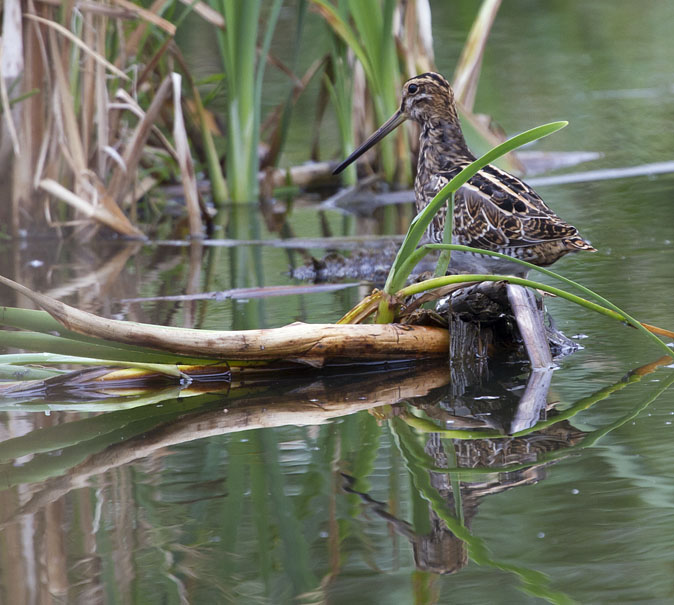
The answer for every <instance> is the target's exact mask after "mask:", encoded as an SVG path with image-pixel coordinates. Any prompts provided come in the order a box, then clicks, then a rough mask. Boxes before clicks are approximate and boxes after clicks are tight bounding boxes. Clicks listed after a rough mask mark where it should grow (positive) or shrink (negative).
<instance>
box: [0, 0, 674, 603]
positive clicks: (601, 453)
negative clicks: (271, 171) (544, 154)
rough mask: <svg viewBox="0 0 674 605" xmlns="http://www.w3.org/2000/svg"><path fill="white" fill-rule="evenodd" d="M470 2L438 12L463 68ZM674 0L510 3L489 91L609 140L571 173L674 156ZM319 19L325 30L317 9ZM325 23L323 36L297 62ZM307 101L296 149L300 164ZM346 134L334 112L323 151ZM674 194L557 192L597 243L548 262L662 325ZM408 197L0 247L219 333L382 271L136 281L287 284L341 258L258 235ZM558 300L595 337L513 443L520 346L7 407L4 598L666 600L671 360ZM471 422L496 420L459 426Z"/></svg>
mask: <svg viewBox="0 0 674 605" xmlns="http://www.w3.org/2000/svg"><path fill="white" fill-rule="evenodd" d="M454 5H456V8H454ZM474 6H475V3H473V2H458V3H452V5H451V6H450V4H449V3H435V4H434V5H433V9H434V17H435V21H434V34H435V37H436V54H437V63H438V66H439V68H440V70H441V71H443V72H444V73H446V74H448V75H449V74H451V72H452V71H453V64H454V62H455V61H456V58H457V57H458V53H459V52H460V47H461V44H462V41H463V39H464V38H465V33H466V31H467V28H468V27H469V25H470V20H471V18H472V15H473V12H474ZM673 11H674V6H672V5H671V4H670V3H665V2H657V3H656V2H652V3H646V4H644V3H633V2H625V1H620V2H608V1H601V2H593V3H573V2H556V3H550V4H549V5H548V3H546V5H545V7H543V6H542V5H539V3H530V2H524V1H517V2H507V3H503V7H502V9H501V12H500V13H499V16H498V17H497V20H496V24H495V27H494V32H493V36H492V38H491V40H490V43H489V46H488V48H487V51H486V54H485V60H484V71H483V78H482V81H481V85H480V89H479V94H478V97H477V100H476V110H477V111H482V112H485V113H490V114H492V115H493V116H494V117H495V118H496V119H497V120H498V121H499V122H500V123H501V124H502V125H503V126H504V127H505V128H506V130H507V131H508V132H510V133H514V132H517V131H520V130H524V129H526V128H529V127H532V126H534V125H536V124H539V123H543V122H549V121H552V120H556V119H568V120H569V121H570V122H571V125H570V127H569V128H567V129H566V130H564V131H562V132H561V133H559V134H558V135H556V136H554V137H552V138H550V139H547V140H545V141H544V142H541V143H540V144H539V145H538V146H537V149H545V150H560V151H577V150H581V151H597V152H601V153H602V154H603V157H602V158H601V159H599V160H597V161H596V162H594V163H592V164H588V165H587V166H583V167H580V168H579V167H576V168H574V170H578V169H590V168H598V167H612V168H618V167H623V166H632V165H638V164H641V163H648V162H656V161H661V160H663V159H670V158H671V154H672V140H671V134H670V129H669V124H670V122H671V119H672V116H673V115H674V95H673V94H672V88H671V87H672V79H671V57H672V56H674V40H673V39H672V37H671V35H670V31H669V27H670V24H671V22H672V18H674V15H673V14H672V12H673ZM288 18H290V17H288ZM307 28H308V31H309V33H312V32H313V33H315V32H317V31H319V30H318V25H317V23H316V22H315V21H310V22H309V23H308V25H307ZM279 38H283V36H282V35H280V36H279ZM318 39H319V37H318V36H316V35H308V36H307V43H306V54H307V56H310V55H312V53H313V49H312V48H311V45H312V41H313V40H318ZM276 43H277V44H278V45H279V53H281V54H282V53H283V48H282V45H283V40H282V39H279V40H277V42H276ZM315 44H317V45H319V44H320V40H319V41H318V42H315ZM272 79H273V77H272ZM311 102H312V101H311V97H310V96H309V97H307V99H306V100H303V101H302V103H306V107H304V106H301V107H300V109H301V110H302V107H304V110H302V111H300V112H299V116H301V115H307V112H311ZM300 121H301V117H297V118H296V119H295V123H294V126H293V128H294V130H293V134H292V135H291V138H292V140H293V146H292V147H291V149H290V151H289V152H288V154H286V156H287V157H286V158H285V161H286V162H291V161H292V159H293V158H303V157H304V151H303V150H304V149H305V148H306V145H308V142H307V140H306V128H304V129H303V128H302V124H301V123H299V122H300ZM333 139H334V133H333V134H331V133H330V129H329V128H328V129H327V130H326V134H325V139H324V142H323V146H324V147H326V148H327V147H329V146H330V145H331V144H332V143H331V141H332V140H333ZM673 188H674V176H672V175H661V176H658V177H653V178H647V177H640V178H632V179H623V180H611V181H601V182H593V183H583V184H575V185H560V186H549V187H541V188H540V189H539V191H540V193H541V194H542V195H543V197H544V198H545V199H546V201H547V202H548V203H549V204H550V206H552V207H553V208H554V209H555V210H556V211H557V212H558V213H559V214H560V215H561V216H563V217H564V218H565V219H567V220H568V221H569V222H571V223H573V224H575V225H577V226H578V227H579V229H580V230H581V232H582V233H583V235H584V236H586V237H587V238H588V239H590V240H591V241H592V243H593V244H594V245H595V246H596V247H597V248H598V249H599V252H598V253H597V254H594V255H585V256H581V255H578V256H573V257H566V258H565V259H563V260H562V261H560V262H559V263H558V264H557V265H556V266H555V269H556V270H557V271H559V272H561V273H563V274H564V275H566V276H568V277H570V278H572V279H576V280H578V281H580V282H582V283H583V284H585V285H586V286H588V287H590V288H592V289H594V290H596V291H598V292H600V293H602V294H604V295H607V296H608V297H610V298H611V300H612V301H613V302H615V303H616V304H618V305H619V306H622V307H624V308H625V309H627V310H629V311H630V312H632V313H634V314H635V315H637V316H638V317H639V318H640V319H642V320H643V321H647V322H648V323H651V324H656V325H662V326H664V327H668V328H672V326H673V325H674V314H673V313H672V304H671V297H672V292H674V271H673V270H672V267H673V266H674V243H673V242H674V227H673V225H674V206H672V203H671V192H672V189H673ZM410 217H411V211H410V209H409V208H403V207H401V208H396V209H395V211H394V212H393V213H392V214H391V213H389V214H388V215H387V216H386V219H387V220H386V221H385V220H384V218H385V217H384V213H383V212H380V211H378V212H377V213H376V214H375V215H374V216H372V217H363V216H351V215H344V214H341V213H338V212H334V211H329V212H322V213H319V212H318V211H317V209H316V205H313V204H311V203H308V202H307V200H306V199H304V200H299V201H298V202H297V203H296V204H295V207H294V208H293V209H292V211H291V212H290V213H288V215H287V218H286V222H285V223H283V221H281V223H283V228H282V229H281V230H280V231H279V230H272V229H270V226H271V225H273V222H270V221H269V215H268V214H267V215H266V219H265V217H263V216H262V215H261V214H260V213H259V212H258V211H257V209H255V210H254V211H246V210H241V211H240V212H239V214H238V215H237V216H236V217H233V218H231V219H230V220H229V227H228V228H225V227H223V228H221V229H219V230H218V231H217V232H216V233H215V237H218V238H223V239H224V238H230V237H236V238H239V239H241V240H245V242H246V243H241V244H239V245H236V246H230V245H203V246H202V245H200V244H198V243H193V244H192V245H191V246H190V245H180V246H177V245H173V244H171V243H169V242H164V243H161V242H156V243H151V244H148V245H145V246H140V245H138V244H132V245H128V244H123V243H119V242H103V243H101V242H96V243H94V244H92V245H89V246H77V247H75V246H72V245H70V244H69V243H68V242H57V241H55V240H54V241H48V242H45V241H38V242H26V243H22V244H21V245H18V246H12V245H9V244H7V243H2V244H0V246H1V247H2V253H1V254H0V259H1V260H0V269H1V273H2V274H3V275H8V276H13V277H15V278H16V279H17V280H18V281H21V282H22V283H26V284H27V285H29V286H31V287H34V288H35V289H38V290H40V291H42V292H46V293H50V294H52V295H53V296H55V297H57V298H60V299H62V300H65V301H66V302H69V303H71V304H74V305H75V306H78V307H80V308H83V309H86V310H90V311H93V312H96V313H98V314H101V315H105V316H109V317H116V318H125V319H130V320H135V321H151V322H159V323H165V324H168V325H176V326H190V327H191V326H194V327H203V328H212V329H244V328H254V327H275V326H280V325H284V324H286V323H289V322H292V321H297V320H299V321H308V322H324V321H334V320H335V319H336V318H338V317H339V316H340V315H341V314H342V313H343V312H344V311H346V310H347V309H349V308H350V307H351V306H352V305H353V304H355V303H356V302H357V301H358V300H359V299H360V298H361V296H362V295H363V294H364V293H366V291H367V288H366V287H356V288H352V289H345V290H343V291H340V292H337V293H321V294H315V295H297V296H288V297H282V298H268V299H249V300H246V299H244V300H236V301H233V300H224V301H217V300H208V301H192V302H180V301H174V302H158V301H147V302H124V301H126V300H127V299H135V298H139V297H151V296H160V295H161V296H165V295H180V294H185V293H197V292H203V291H219V290H228V289H231V288H245V287H256V286H268V285H282V284H293V283H296V282H294V281H293V280H292V279H291V278H290V277H289V273H288V272H289V268H291V267H293V266H298V265H300V264H302V263H303V262H305V260H306V259H307V258H308V255H313V256H317V257H320V256H321V255H323V254H324V253H325V252H326V250H325V249H323V248H321V247H318V246H317V247H310V248H309V249H308V250H305V249H288V248H279V247H276V246H271V245H261V244H259V243H251V242H255V241H258V240H273V239H277V238H281V237H300V238H309V237H321V236H325V235H333V236H347V235H354V234H392V233H394V232H397V231H400V230H401V229H403V228H404V225H405V223H406V221H409V219H410ZM277 218H278V217H277ZM279 220H280V219H279ZM237 225H238V226H237ZM0 295H1V297H2V298H1V299H0V302H2V303H3V304H10V305H19V306H24V305H27V302H26V301H25V300H24V299H17V298H15V297H14V296H13V295H11V294H9V293H8V291H6V290H2V292H1V293H0ZM548 306H549V308H550V310H551V312H552V314H553V316H554V317H555V320H556V321H557V324H558V327H560V328H561V329H562V330H563V331H564V332H565V333H566V334H567V335H569V336H577V337H578V339H579V342H580V343H581V344H582V345H583V346H584V349H582V350H580V351H578V352H577V353H575V354H573V355H572V356H570V357H567V358H565V359H564V360H562V361H561V362H560V368H559V369H558V370H556V371H555V372H554V373H552V376H551V377H549V379H550V386H549V391H548V393H547V397H546V400H547V402H548V409H547V410H545V411H539V414H538V417H537V418H538V419H545V418H548V419H554V418H559V417H560V416H563V415H565V414H566V415H567V416H568V418H566V419H564V420H562V421H560V422H558V423H556V424H552V423H550V425H549V426H546V427H542V428H540V430H539V431H537V432H535V433H532V434H522V435H521V436H520V437H518V438H515V439H510V438H506V436H505V435H506V433H508V432H511V431H513V430H516V429H522V428H524V429H526V426H527V422H526V421H525V420H522V419H521V418H520V417H518V415H517V414H518V411H521V409H520V407H518V406H520V402H521V397H522V394H523V393H524V392H525V391H526V386H527V383H528V381H529V375H528V370H527V367H526V365H524V364H509V365H495V364H493V365H492V366H491V367H490V368H489V372H488V374H487V375H485V376H483V377H482V378H481V379H479V380H478V379H475V378H468V379H466V384H461V382H460V380H458V379H457V378H456V376H454V379H455V380H454V382H450V378H451V376H450V374H449V372H448V371H447V368H446V367H445V365H443V364H424V365H423V366H413V367H410V366H407V365H400V366H395V367H372V368H369V369H366V370H363V371H361V372H360V373H358V374H353V373H352V372H347V371H345V370H335V371H332V372H329V373H326V372H324V373H320V372H313V371H307V372H303V373H302V375H300V376H294V377H282V378H280V377H276V378H274V377H272V378H265V379H264V380H259V381H256V382H253V383H247V384H240V383H237V384H231V385H230V384H221V385H211V387H210V392H206V391H209V389H205V390H204V392H201V393H199V392H196V391H191V392H179V391H178V390H175V392H173V391H170V390H167V392H166V393H164V397H163V398H162V400H161V402H160V403H156V404H149V405H143V406H138V407H132V406H130V405H127V404H126V403H125V402H126V401H128V399H126V398H125V397H124V396H121V395H120V397H118V398H117V399H115V400H112V401H110V402H109V408H108V409H109V411H107V412H106V413H100V412H98V411H90V410H98V409H100V407H98V408H97V407H95V406H93V407H92V406H91V405H90V407H86V406H87V405H89V404H92V402H91V401H88V402H79V403H78V404H73V403H72V402H73V401H74V400H75V399H76V394H73V393H54V394H52V395H51V398H50V399H49V398H33V399H31V400H30V402H28V401H14V402H13V401H3V402H2V410H3V411H1V412H0V438H1V439H2V443H0V468H1V473H0V484H1V486H2V487H1V491H0V511H1V515H0V524H1V525H0V544H1V548H0V553H1V554H0V601H2V602H7V603H27V604H30V603H51V602H55V603H96V602H105V603H143V604H145V603H208V602H210V603H212V602H216V603H220V602H223V603H224V602H236V603H285V602H301V603H324V602H325V603H346V602H357V603H382V602H393V603H411V602H417V603H540V602H545V601H549V602H559V603H563V602H574V601H575V602H579V603H626V602H635V603H654V604H656V603H667V602H671V601H672V600H674V585H673V584H672V580H671V569H672V563H673V559H672V550H671V544H672V541H673V539H674V531H673V530H672V528H674V509H673V507H672V502H674V472H673V471H672V468H671V463H670V460H671V457H672V454H673V453H674V450H673V446H672V443H673V442H674V441H673V437H674V424H673V422H674V391H673V389H672V388H670V387H669V385H670V383H671V381H672V368H671V366H670V367H669V368H666V367H660V368H650V367H645V366H646V365H647V364H650V363H651V362H654V361H656V360H657V359H658V357H659V356H660V353H659V351H658V350H657V349H656V348H655V347H653V346H652V344H650V343H649V342H648V341H647V340H646V339H644V338H643V337H642V336H641V335H639V334H638V333H637V332H636V331H635V330H632V329H629V328H627V327H625V326H621V325H618V324H616V323H615V322H611V321H609V320H608V319H606V318H603V317H601V316H598V315H590V314H588V313H586V312H581V311H579V310H578V308H576V307H573V306H570V305H569V304H567V303H565V302H563V301H549V302H548ZM639 368H640V369H639ZM637 369H639V371H638V372H637V373H636V374H634V373H633V374H631V375H628V374H629V373H630V372H632V371H634V370H637ZM651 370H652V371H651ZM170 388H174V387H169V388H168V389H170ZM78 405H79V406H80V408H77V406H78ZM96 405H98V406H100V405H101V404H100V403H99V404H96ZM77 410H79V411H77ZM574 412H577V413H574ZM431 423H435V424H434V425H431ZM433 426H435V427H436V430H433ZM440 429H463V430H464V431H467V433H466V432H464V433H463V434H459V433H440V432H438V430H440ZM480 431H481V432H482V433H481V434H483V435H488V436H490V437H491V438H490V439H466V438H465V437H466V436H467V435H468V436H471V435H472V436H475V435H477V434H478V433H479V432H480ZM525 432H526V430H525ZM460 437H464V438H460ZM459 467H460V468H461V469H463V470H461V471H460V472H449V471H450V470H451V469H454V470H455V471H456V469H457V468H459ZM466 469H472V470H466ZM499 471H502V472H499Z"/></svg>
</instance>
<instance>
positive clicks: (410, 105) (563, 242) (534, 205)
mask: <svg viewBox="0 0 674 605" xmlns="http://www.w3.org/2000/svg"><path fill="white" fill-rule="evenodd" d="M405 120H414V121H416V122H418V123H419V125H420V126H421V133H420V135H419V161H418V164H417V176H416V180H415V182H414V192H415V197H416V209H417V212H419V211H421V210H422V209H423V208H425V207H426V206H427V205H428V204H429V203H430V201H431V200H432V199H433V197H435V195H436V194H437V193H438V191H440V189H442V188H443V187H444V186H445V185H446V184H447V183H448V182H449V181H450V180H451V179H452V178H453V177H454V176H456V175H457V174H458V173H459V172H460V171H461V170H462V169H463V168H464V167H465V166H467V165H468V164H470V163H471V162H472V161H474V160H475V156H474V155H473V154H472V153H471V152H470V150H469V149H468V146H467V145H466V141H465V139H464V137H463V132H462V131H461V125H460V123H459V118H458V116H457V112H456V104H455V102H454V92H453V91H452V88H451V86H450V85H449V82H447V80H446V79H445V78H444V77H443V76H441V75H440V74H437V73H425V74H421V75H419V76H416V77H414V78H411V79H410V80H408V81H407V82H405V85H404V86H403V91H402V103H401V105H400V109H399V110H398V111H397V112H396V113H395V114H393V116H391V118H390V119H389V120H388V121H387V122H386V123H385V124H383V125H382V126H381V127H380V128H379V130H377V131H376V132H375V133H374V134H373V135H372V136H370V138H368V139H367V140H366V141H365V142H364V143H363V144H362V145H361V146H360V147H358V149H356V150H355V151H354V152H353V153H352V154H351V155H350V156H349V157H348V158H347V159H346V160H344V161H343V162H342V163H341V164H340V165H339V166H338V167H337V168H336V169H335V171H334V174H338V173H339V172H341V171H342V170H344V168H346V167H347V166H348V165H349V164H351V162H353V161H354V160H356V159H357V158H358V157H360V156H361V155H362V154H364V153H365V152H366V151H367V150H368V149H370V148H371V147H372V146H373V145H375V144H376V143H377V142H378V141H380V140H381V139H383V138H384V137H385V136H386V135H387V134H389V133H390V132H391V131H393V130H394V129H395V128H397V127H398V126H399V125H400V124H402V123H403V122H404V121H405ZM445 214H446V206H445V207H443V209H442V210H440V212H438V214H436V215H435V217H434V219H433V222H432V223H431V225H430V226H429V228H428V236H429V239H430V240H431V241H433V242H442V234H443V229H444V226H445ZM452 241H453V243H457V244H463V245H466V246H472V247H475V248H481V249H485V250H493V251H495V252H501V253H502V254H507V255H508V256H513V257H515V258H519V259H522V260H525V261H528V262H530V263H533V264H535V265H540V266H547V265H551V264H552V263H554V262H555V261H557V260H558V259H559V258H561V257H562V256H564V255H565V254H568V253H569V252H575V251H578V250H588V251H590V252H595V251H596V250H595V248H593V247H592V245H591V244H590V243H589V242H588V241H587V240H585V239H584V238H583V237H581V236H580V234H579V233H578V230H577V229H576V228H575V227H574V226H573V225H569V224H568V223H566V222H564V221H563V220H562V219H560V218H559V217H558V216H557V215H556V214H555V213H554V212H553V211H552V210H550V208H548V207H547V206H546V204H545V203H544V202H543V200H542V199H541V198H540V196H539V195H538V194H537V193H536V192H535V191H534V190H533V189H531V187H529V186H528V185H526V184H525V183H524V182H522V181H521V180H520V179H518V178H517V177H515V176H513V175H511V174H508V173H507V172H505V171H503V170H500V169H499V168H496V166H492V165H489V166H486V167H485V168H483V169H482V170H480V171H479V172H478V173H477V174H476V175H475V176H474V177H472V178H471V179H470V180H469V181H468V182H467V183H466V184H465V185H463V187H461V188H460V189H459V190H458V191H457V192H456V194H455V196H454V231H453V234H452ZM452 269H454V270H458V271H465V270H469V271H471V272H480V273H482V272H486V273H495V272H504V271H507V272H508V273H513V272H514V273H516V274H518V273H526V271H523V267H522V266H521V265H517V264H516V263H508V262H507V261H506V262H505V263H504V261H502V260H501V261H499V260H498V259H495V258H494V257H489V256H486V255H480V254H466V253H459V254H457V253H456V252H453V253H452Z"/></svg>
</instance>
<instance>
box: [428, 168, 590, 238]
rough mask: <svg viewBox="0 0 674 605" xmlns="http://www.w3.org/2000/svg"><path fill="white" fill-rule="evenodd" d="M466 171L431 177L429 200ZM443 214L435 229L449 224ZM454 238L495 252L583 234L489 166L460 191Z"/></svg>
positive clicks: (526, 188)
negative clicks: (446, 223) (495, 250)
mask: <svg viewBox="0 0 674 605" xmlns="http://www.w3.org/2000/svg"><path fill="white" fill-rule="evenodd" d="M461 168H462V167H458V168H455V169H452V170H450V171H444V172H440V173H436V174H435V175H434V176H433V178H431V179H429V181H428V182H427V183H426V186H425V187H424V191H423V194H424V197H425V198H426V200H427V201H430V200H431V199H432V198H433V196H434V195H435V193H437V192H438V191H439V190H440V189H441V188H442V187H443V186H444V185H445V184H447V182H449V180H450V179H451V178H453V177H454V176H455V175H456V174H458V172H459V171H460V170H461ZM444 212H445V211H444V210H443V211H442V215H441V216H439V217H436V219H434V226H435V227H436V228H437V227H438V226H440V223H442V225H443V226H444V219H445V216H444ZM454 234H455V236H456V238H457V240H458V241H459V242H461V243H464V244H467V245H469V246H474V247H477V248H485V249H491V250H494V249H502V248H508V247H520V246H531V245H533V244H538V243H541V242H548V241H553V240H559V239H563V238H573V237H576V236H578V231H577V230H576V228H575V227H573V226H572V225H569V224H568V223H566V222H564V221H563V220H562V219H560V218H559V217H558V216H557V215H556V214H555V213H554V212H553V211H552V210H550V208H548V207H547V206H546V205H545V203H544V202H543V200H542V199H541V198H540V196H539V195H538V194H537V193H536V192H535V191H534V190H533V189H531V188H530V187H529V186H528V185H526V184H525V183H523V182H522V181H521V180H520V179H518V178H516V177H514V176H512V175H510V174H508V173H507V172H503V171H502V170H499V169H498V168H495V167H494V166H488V167H486V168H485V169H483V170H480V171H479V172H478V173H477V174H476V175H475V176H474V177H472V178H471V179H470V180H469V181H468V183H466V184H465V185H463V186H462V187H461V188H460V189H459V190H458V191H457V193H456V195H455V209H454ZM435 239H437V238H435Z"/></svg>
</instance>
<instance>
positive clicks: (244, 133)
mask: <svg viewBox="0 0 674 605" xmlns="http://www.w3.org/2000/svg"><path fill="white" fill-rule="evenodd" d="M261 4H262V3H261V0H245V2H242V1H241V0H212V1H211V5H212V6H213V8H215V9H216V10H218V11H219V12H220V13H221V14H222V16H223V17H224V20H225V27H224V28H223V29H221V30H218V48H219V50H220V56H221V59H222V65H223V68H224V74H225V79H226V86H227V110H226V111H227V133H226V138H227V144H226V145H227V147H226V157H225V166H226V173H227V185H228V189H229V196H230V199H231V201H233V202H237V203H240V202H252V201H254V200H255V199H256V198H257V195H258V166H259V159H258V142H259V138H260V114H261V104H262V79H263V76H264V70H265V65H266V62H267V61H266V57H267V53H268V51H269V45H270V44H271V38H272V34H273V32H274V28H275V26H276V21H277V19H278V15H279V12H280V10H281V5H282V0H274V1H273V3H272V5H271V7H270V10H269V14H268V16H267V24H266V28H265V33H264V37H263V40H262V43H261V47H260V49H259V56H258V47H257V44H258V31H259V28H260V9H261Z"/></svg>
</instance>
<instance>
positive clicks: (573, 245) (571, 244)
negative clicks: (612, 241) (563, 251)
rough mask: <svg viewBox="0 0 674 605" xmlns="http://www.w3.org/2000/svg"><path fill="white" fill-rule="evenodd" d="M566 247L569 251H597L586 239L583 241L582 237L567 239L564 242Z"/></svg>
mask: <svg viewBox="0 0 674 605" xmlns="http://www.w3.org/2000/svg"><path fill="white" fill-rule="evenodd" d="M564 245H565V246H566V247H567V248H569V250H573V251H575V250H586V251H587V252H596V251H597V249H596V248H595V247H594V246H593V245H592V244H591V243H590V242H588V241H587V240H586V239H583V238H582V237H580V236H579V235H578V236H575V237H567V238H566V239H565V240H564Z"/></svg>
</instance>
